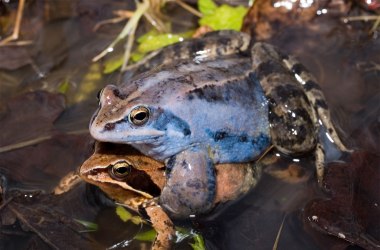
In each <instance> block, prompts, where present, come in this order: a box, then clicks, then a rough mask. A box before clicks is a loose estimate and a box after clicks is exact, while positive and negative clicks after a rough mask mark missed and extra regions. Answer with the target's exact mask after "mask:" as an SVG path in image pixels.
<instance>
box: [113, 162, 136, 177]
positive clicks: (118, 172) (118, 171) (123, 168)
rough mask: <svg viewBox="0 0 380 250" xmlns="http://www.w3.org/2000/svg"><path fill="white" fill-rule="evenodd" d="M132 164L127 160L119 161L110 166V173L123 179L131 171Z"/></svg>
mask: <svg viewBox="0 0 380 250" xmlns="http://www.w3.org/2000/svg"><path fill="white" fill-rule="evenodd" d="M131 170H132V165H131V164H129V163H128V162H126V161H118V162H116V163H115V164H113V165H111V166H110V168H109V172H110V175H111V176H112V177H113V178H115V179H118V180H120V179H123V178H125V177H126V176H128V174H130V173H131Z"/></svg>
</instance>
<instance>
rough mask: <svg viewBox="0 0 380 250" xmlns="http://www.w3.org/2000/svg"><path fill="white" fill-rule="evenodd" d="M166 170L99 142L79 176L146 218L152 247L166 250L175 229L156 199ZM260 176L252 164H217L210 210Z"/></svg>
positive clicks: (128, 149) (243, 191) (134, 153)
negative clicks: (153, 235) (153, 232)
mask: <svg viewBox="0 0 380 250" xmlns="http://www.w3.org/2000/svg"><path fill="white" fill-rule="evenodd" d="M236 165H239V166H236ZM165 170H166V169H165V166H164V164H163V163H161V162H158V161H156V160H153V159H152V158H149V157H147V156H144V155H142V154H141V153H140V152H138V151H137V150H136V149H134V148H133V147H131V146H129V145H117V144H111V143H99V142H98V143H97V144H96V147H95V152H94V154H93V155H92V156H91V157H90V158H89V159H88V160H87V161H85V162H84V163H83V165H82V166H81V168H80V171H79V174H80V176H81V177H82V178H83V179H84V180H85V181H86V182H89V183H91V184H94V185H96V186H98V187H99V188H100V189H102V190H103V191H104V192H105V193H106V194H107V195H108V196H109V197H110V198H112V199H114V200H115V201H117V202H118V203H121V204H123V205H125V206H126V207H128V208H130V209H132V210H134V211H136V212H142V213H143V214H145V215H147V217H148V219H149V221H150V223H151V224H152V226H153V227H154V229H155V230H156V231H157V237H156V240H155V241H154V243H153V246H152V248H153V249H168V248H170V246H171V243H172V242H173V240H174V237H175V230H174V225H173V222H172V220H171V218H170V217H169V216H168V214H167V212H166V211H165V210H164V209H163V208H162V207H161V206H160V204H159V199H158V198H159V196H160V194H161V190H162V189H163V187H164V186H165V184H166V176H165V174H166V173H165ZM260 176H261V168H260V167H255V166H254V164H253V163H244V164H243V163H242V164H217V165H216V195H215V198H214V200H213V208H215V206H216V205H217V204H220V203H224V202H227V201H233V200H236V199H238V198H239V197H241V196H243V195H244V194H246V193H247V192H248V191H249V190H250V189H251V188H252V187H254V186H255V185H256V184H257V181H258V179H259V178H260ZM192 195H193V194H192V193H191V192H189V193H188V198H189V199H191V197H192ZM194 216H195V214H194Z"/></svg>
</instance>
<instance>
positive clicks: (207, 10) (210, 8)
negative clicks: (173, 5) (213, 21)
mask: <svg viewBox="0 0 380 250" xmlns="http://www.w3.org/2000/svg"><path fill="white" fill-rule="evenodd" d="M217 8H218V6H217V5H216V4H215V2H214V1H212V0H199V1H198V10H199V11H200V12H201V13H202V14H203V15H210V14H212V13H213V12H214V11H215V10H216V9H217Z"/></svg>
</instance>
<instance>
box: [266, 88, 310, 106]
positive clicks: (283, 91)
mask: <svg viewBox="0 0 380 250" xmlns="http://www.w3.org/2000/svg"><path fill="white" fill-rule="evenodd" d="M272 94H273V95H274V94H275V95H277V97H278V99H279V100H283V101H284V103H285V102H289V101H290V100H289V99H290V98H301V97H303V98H304V100H306V102H308V99H307V98H306V95H305V93H304V92H303V91H302V89H301V88H299V87H298V86H297V85H292V84H286V85H278V86H276V87H275V88H274V90H273V91H272Z"/></svg>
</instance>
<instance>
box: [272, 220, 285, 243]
mask: <svg viewBox="0 0 380 250" xmlns="http://www.w3.org/2000/svg"><path fill="white" fill-rule="evenodd" d="M285 218H286V214H285V215H284V218H282V222H281V225H280V228H279V229H278V232H277V236H276V240H275V241H274V244H273V250H277V248H278V242H279V241H280V236H281V233H282V228H283V227H284V222H285Z"/></svg>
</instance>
